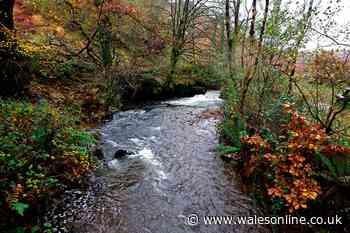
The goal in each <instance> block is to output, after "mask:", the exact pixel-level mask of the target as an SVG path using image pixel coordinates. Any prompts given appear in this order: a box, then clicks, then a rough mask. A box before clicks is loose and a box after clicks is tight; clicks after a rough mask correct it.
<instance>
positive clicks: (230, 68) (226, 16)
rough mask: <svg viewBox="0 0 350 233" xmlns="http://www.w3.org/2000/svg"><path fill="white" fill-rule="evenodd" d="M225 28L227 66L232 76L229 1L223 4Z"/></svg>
mask: <svg viewBox="0 0 350 233" xmlns="http://www.w3.org/2000/svg"><path fill="white" fill-rule="evenodd" d="M225 27H226V40H227V65H228V70H229V74H230V76H231V75H232V45H233V41H232V38H231V17H230V0H226V2H225Z"/></svg>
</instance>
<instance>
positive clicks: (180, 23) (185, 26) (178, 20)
mask: <svg viewBox="0 0 350 233" xmlns="http://www.w3.org/2000/svg"><path fill="white" fill-rule="evenodd" d="M208 2H209V0H195V1H190V0H175V1H173V2H171V3H170V4H171V6H170V21H171V23H170V34H171V54H170V75H168V80H167V83H168V85H169V84H170V83H171V81H172V77H173V76H174V73H175V70H176V65H177V63H178V61H179V59H180V57H181V55H183V53H184V50H185V46H186V44H187V43H188V42H189V41H191V42H193V39H194V38H191V35H190V33H188V32H189V30H190V29H195V28H196V27H197V25H198V24H199V23H203V22H201V21H200V20H199V19H200V18H201V17H203V16H205V15H207V13H208V11H209V7H208V6H207V3H208ZM192 35H193V34H192Z"/></svg>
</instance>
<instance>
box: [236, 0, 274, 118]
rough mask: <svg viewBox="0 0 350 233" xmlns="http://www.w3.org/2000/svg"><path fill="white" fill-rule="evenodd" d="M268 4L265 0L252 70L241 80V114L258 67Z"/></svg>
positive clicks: (268, 0) (268, 1)
mask: <svg viewBox="0 0 350 233" xmlns="http://www.w3.org/2000/svg"><path fill="white" fill-rule="evenodd" d="M269 5H270V0H265V10H264V17H263V21H262V24H261V29H260V35H259V41H258V48H257V54H256V57H255V62H254V66H253V71H251V70H250V69H249V71H248V72H247V74H246V77H245V78H244V81H243V90H242V93H241V98H240V104H239V109H240V112H241V114H244V105H245V99H246V96H247V93H248V90H249V86H250V83H251V81H252V80H253V78H254V76H255V75H256V72H257V69H258V65H259V59H260V56H261V53H262V45H263V39H264V35H265V29H266V22H267V17H268V13H269Z"/></svg>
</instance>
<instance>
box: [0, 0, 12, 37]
mask: <svg viewBox="0 0 350 233" xmlns="http://www.w3.org/2000/svg"><path fill="white" fill-rule="evenodd" d="M14 5H15V0H1V1H0V41H3V40H4V39H5V38H6V31H7V30H11V31H12V30H13V29H14V22H13V7H14Z"/></svg>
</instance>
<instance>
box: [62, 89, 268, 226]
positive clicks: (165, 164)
mask: <svg viewBox="0 0 350 233" xmlns="http://www.w3.org/2000/svg"><path fill="white" fill-rule="evenodd" d="M221 104H222V100H221V99H220V98H219V92H217V91H209V92H207V93H206V94H205V95H196V96H194V97H191V98H182V99H177V100H171V101H165V102H162V103H160V104H155V105H151V106H147V107H145V108H143V109H141V110H132V111H126V112H120V113H116V114H115V115H114V117H113V119H112V120H111V121H110V122H108V123H107V124H105V125H104V126H103V127H101V129H100V133H101V140H102V146H103V150H104V153H105V157H106V164H107V167H108V168H106V169H105V170H104V171H103V172H102V175H100V176H102V178H103V180H104V182H105V183H106V187H105V188H104V189H103V191H101V192H99V193H93V192H90V191H86V192H81V191H75V192H73V193H71V196H72V195H73V196H74V197H75V198H76V199H79V200H77V201H76V202H77V203H79V204H70V205H69V206H68V207H69V212H70V214H67V215H69V216H70V217H69V218H68V220H64V223H65V224H66V226H69V228H71V229H73V230H72V232H76V233H195V232H196V233H221V232H222V233H233V232H250V233H252V232H269V231H268V230H267V229H265V228H263V227H262V226H258V225H206V224H205V223H204V221H203V216H214V215H218V216H221V215H230V216H253V215H260V214H261V213H260V212H259V210H258V208H257V207H256V206H255V205H254V202H253V200H252V199H251V198H249V197H248V196H247V194H244V193H242V191H241V189H240V185H239V183H238V182H237V180H236V179H235V174H234V172H233V168H232V165H230V164H227V163H225V162H224V161H222V159H221V158H220V157H219V156H217V155H216V153H215V148H216V146H217V144H218V135H217V133H216V125H217V123H218V120H217V119H215V118H208V117H201V113H202V112H204V111H206V110H208V109H215V108H219V107H220V105H221ZM117 150H127V151H129V152H131V154H130V155H127V156H125V157H123V158H119V159H115V158H114V153H115V152H116V151H117ZM82 199H85V200H84V201H83V202H84V204H81V202H82ZM67 211H68V210H67ZM195 215H196V216H198V218H197V217H196V216H195ZM188 216H191V218H192V219H191V221H190V222H189V220H188ZM197 220H198V224H197V222H196V221H197Z"/></svg>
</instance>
